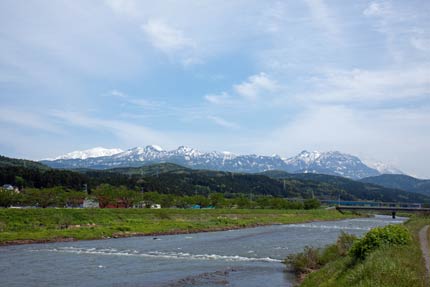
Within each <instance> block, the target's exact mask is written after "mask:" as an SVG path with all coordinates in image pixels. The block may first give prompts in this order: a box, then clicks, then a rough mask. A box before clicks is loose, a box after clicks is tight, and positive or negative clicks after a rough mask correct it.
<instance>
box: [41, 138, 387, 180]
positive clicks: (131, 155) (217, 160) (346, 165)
mask: <svg viewBox="0 0 430 287" xmlns="http://www.w3.org/2000/svg"><path fill="white" fill-rule="evenodd" d="M86 151H88V150H86ZM83 152H85V151H83ZM75 153H76V154H77V155H81V153H79V152H75ZM66 155H68V156H67V157H65V156H59V157H57V158H56V159H54V160H42V161H40V162H41V163H44V164H46V165H48V166H50V167H54V168H63V169H79V168H89V169H112V168H119V167H139V166H143V165H147V164H150V163H167V162H169V163H174V164H179V165H182V166H185V167H188V168H194V169H210V170H220V171H230V172H247V173H258V172H263V171H267V170H283V171H287V172H290V173H322V174H329V175H337V176H343V177H346V178H351V179H360V178H365V177H370V176H377V175H380V174H381V173H380V172H379V171H378V170H376V169H374V168H371V167H369V166H368V165H366V164H365V163H363V162H362V161H361V160H360V159H359V158H358V157H356V156H353V155H349V154H346V153H341V152H339V151H328V152H318V151H313V152H308V151H302V152H301V153H299V154H298V155H296V156H293V157H290V158H281V157H280V156H279V155H272V156H265V155H256V154H248V155H238V154H234V153H230V152H219V151H212V152H201V151H199V150H197V149H194V148H191V147H187V146H179V147H178V148H177V149H174V150H164V149H162V148H161V147H160V146H157V145H148V146H146V147H134V148H131V149H128V150H126V151H122V152H119V153H114V154H112V155H103V156H97V157H86V158H83V157H82V156H76V158H71V156H72V153H68V154H66Z"/></svg>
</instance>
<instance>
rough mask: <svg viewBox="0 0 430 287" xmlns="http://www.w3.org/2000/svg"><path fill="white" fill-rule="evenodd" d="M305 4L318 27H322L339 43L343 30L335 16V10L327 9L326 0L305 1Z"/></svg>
mask: <svg viewBox="0 0 430 287" xmlns="http://www.w3.org/2000/svg"><path fill="white" fill-rule="evenodd" d="M305 3H306V4H307V6H308V8H309V10H310V12H311V15H312V18H313V19H314V21H315V23H316V24H317V25H318V27H322V28H323V29H324V30H325V31H326V32H327V33H328V35H330V36H331V38H332V39H333V40H337V41H339V40H340V35H341V30H340V28H339V27H340V25H339V23H337V21H336V19H335V17H334V15H333V10H330V9H329V7H327V5H326V3H325V2H324V0H305Z"/></svg>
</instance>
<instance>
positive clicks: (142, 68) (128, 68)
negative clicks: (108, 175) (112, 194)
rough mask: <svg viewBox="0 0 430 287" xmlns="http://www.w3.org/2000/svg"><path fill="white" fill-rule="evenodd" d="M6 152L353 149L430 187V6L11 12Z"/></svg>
mask: <svg viewBox="0 0 430 287" xmlns="http://www.w3.org/2000/svg"><path fill="white" fill-rule="evenodd" d="M0 103H1V105H0V133H1V136H0V154H3V155H6V156H11V157H19V158H28V159H35V160H37V159H43V158H48V157H55V156H58V155H61V154H64V153H66V152H70V151H73V150H80V149H88V148H92V147H96V146H103V147H106V148H114V147H115V148H122V149H128V148H132V147H135V146H146V145H150V144H156V145H160V146H162V147H163V148H165V149H175V148H177V147H178V146H180V145H186V146H191V147H194V148H196V149H199V150H202V151H212V150H218V151H231V152H234V153H238V154H251V153H256V154H262V155H272V154H279V155H281V156H282V157H290V156H294V155H296V154H297V153H299V152H300V151H302V150H311V151H312V150H319V151H330V150H338V151H341V152H345V153H350V154H354V155H357V156H359V157H360V158H361V159H364V160H370V161H382V162H384V163H387V164H391V165H394V166H396V167H398V168H400V169H401V170H403V171H404V172H406V173H408V174H411V175H414V176H418V177H422V178H430V168H429V166H430V1H427V0H422V1H414V0H408V1H403V0H399V1H362V0H359V1H356V0H354V1H353V0H351V1H345V0H330V1H329V0H303V1H296V0H294V1H252V0H244V1H241V0H235V1H221V0H217V1H209V0H208V1H204V0H199V1H192V0H188V1H167V0H165V1H161V0H160V1H138V0H107V1H103V0H90V1H88V0H74V1H62V0H58V1H51V0H37V1H35V0H25V1H24V0H0Z"/></svg>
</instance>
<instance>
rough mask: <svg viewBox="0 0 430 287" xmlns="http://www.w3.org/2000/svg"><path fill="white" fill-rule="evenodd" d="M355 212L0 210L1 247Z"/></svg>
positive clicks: (222, 227) (301, 219)
mask: <svg viewBox="0 0 430 287" xmlns="http://www.w3.org/2000/svg"><path fill="white" fill-rule="evenodd" d="M354 216H355V215H352V214H349V215H348V214H341V213H339V212H337V211H335V210H324V209H312V210H270V209H200V210H192V209H158V210H157V209H134V208H133V209H125V208H121V209H65V208H59V209H54V208H46V209H42V208H38V209H0V245H1V244H3V245H4V244H19V243H32V242H50V241H64V240H79V239H100V238H110V237H126V236H136V235H158V234H177V233H191V232H200V231H217V230H227V229H236V228H244V227H253V226H258V225H269V224H288V223H302V222H309V221H321V220H338V219H345V218H351V217H354Z"/></svg>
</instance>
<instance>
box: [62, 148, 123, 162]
mask: <svg viewBox="0 0 430 287" xmlns="http://www.w3.org/2000/svg"><path fill="white" fill-rule="evenodd" d="M121 152H123V150H122V149H119V148H111V149H108V148H104V147H95V148H91V149H86V150H81V151H72V152H69V153H66V154H64V155H62V156H59V157H56V158H55V160H65V159H87V158H94V157H102V156H112V155H115V154H118V153H121Z"/></svg>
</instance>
